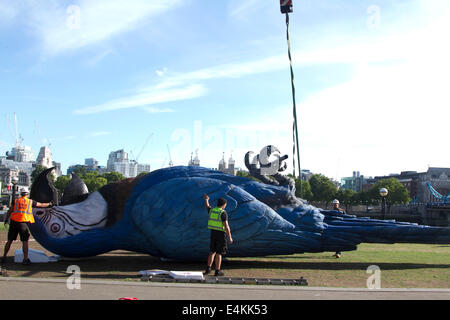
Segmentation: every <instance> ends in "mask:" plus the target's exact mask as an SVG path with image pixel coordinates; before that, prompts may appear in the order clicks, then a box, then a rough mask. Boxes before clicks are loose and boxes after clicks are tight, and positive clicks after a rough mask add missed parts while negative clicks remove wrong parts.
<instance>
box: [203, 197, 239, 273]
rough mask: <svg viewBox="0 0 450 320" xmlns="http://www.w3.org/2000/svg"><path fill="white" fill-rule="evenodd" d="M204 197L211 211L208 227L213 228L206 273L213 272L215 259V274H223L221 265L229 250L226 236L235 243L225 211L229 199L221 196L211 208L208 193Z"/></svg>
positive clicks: (207, 207)
mask: <svg viewBox="0 0 450 320" xmlns="http://www.w3.org/2000/svg"><path fill="white" fill-rule="evenodd" d="M203 198H204V199H205V207H206V209H207V210H208V213H209V219H208V229H211V242H210V249H209V251H210V253H209V256H208V263H207V266H206V270H205V272H204V274H205V275H207V274H209V273H210V272H211V267H212V264H213V261H214V262H215V267H216V272H215V274H214V275H215V276H223V275H224V273H223V271H221V270H220V265H221V263H222V255H223V254H225V253H226V251H227V239H226V236H228V240H229V242H230V244H232V243H233V238H231V231H230V227H229V225H228V216H227V212H226V211H225V207H226V206H227V201H226V200H225V199H223V198H219V199H218V200H217V207H215V208H211V206H210V205H209V197H208V195H206V194H205V195H203Z"/></svg>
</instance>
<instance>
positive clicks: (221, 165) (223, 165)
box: [219, 152, 227, 172]
mask: <svg viewBox="0 0 450 320" xmlns="http://www.w3.org/2000/svg"><path fill="white" fill-rule="evenodd" d="M226 170H227V163H226V162H225V152H224V153H223V155H222V159H221V160H220V162H219V171H222V172H225V171H226Z"/></svg>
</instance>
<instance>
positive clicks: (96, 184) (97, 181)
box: [85, 176, 108, 192]
mask: <svg viewBox="0 0 450 320" xmlns="http://www.w3.org/2000/svg"><path fill="white" fill-rule="evenodd" d="M85 183H86V186H87V187H88V190H89V192H94V191H97V190H98V189H100V188H101V187H103V186H104V185H107V184H108V181H107V180H106V179H105V178H103V177H101V176H97V177H93V178H90V179H87V180H85Z"/></svg>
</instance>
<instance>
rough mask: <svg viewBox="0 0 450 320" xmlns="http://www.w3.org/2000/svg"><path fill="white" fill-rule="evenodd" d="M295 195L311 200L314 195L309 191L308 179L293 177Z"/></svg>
mask: <svg viewBox="0 0 450 320" xmlns="http://www.w3.org/2000/svg"><path fill="white" fill-rule="evenodd" d="M289 176H290V177H291V178H294V176H293V175H291V174H289ZM294 180H295V196H296V197H299V198H302V199H305V200H308V201H311V200H312V199H313V197H314V195H313V193H312V191H311V185H310V184H309V182H308V181H305V180H300V178H295V179H294ZM300 181H301V184H302V195H301V196H300Z"/></svg>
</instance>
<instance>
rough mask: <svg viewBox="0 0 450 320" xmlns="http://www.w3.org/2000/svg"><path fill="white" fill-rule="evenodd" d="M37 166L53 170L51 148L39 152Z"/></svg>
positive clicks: (44, 148)
mask: <svg viewBox="0 0 450 320" xmlns="http://www.w3.org/2000/svg"><path fill="white" fill-rule="evenodd" d="M36 164H38V165H41V166H43V167H46V168H51V167H52V165H53V162H52V153H51V152H50V148H49V147H46V146H44V147H41V149H40V150H39V154H38V156H37V159H36Z"/></svg>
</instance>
